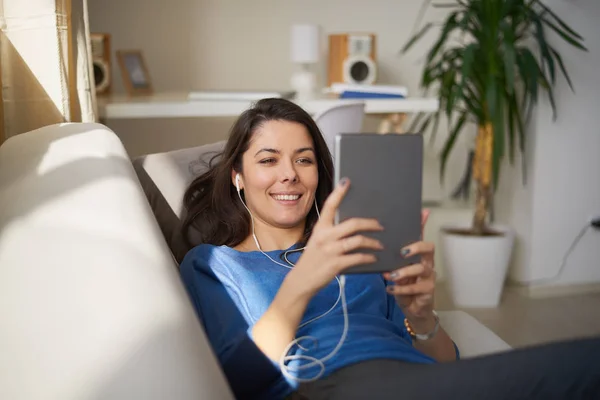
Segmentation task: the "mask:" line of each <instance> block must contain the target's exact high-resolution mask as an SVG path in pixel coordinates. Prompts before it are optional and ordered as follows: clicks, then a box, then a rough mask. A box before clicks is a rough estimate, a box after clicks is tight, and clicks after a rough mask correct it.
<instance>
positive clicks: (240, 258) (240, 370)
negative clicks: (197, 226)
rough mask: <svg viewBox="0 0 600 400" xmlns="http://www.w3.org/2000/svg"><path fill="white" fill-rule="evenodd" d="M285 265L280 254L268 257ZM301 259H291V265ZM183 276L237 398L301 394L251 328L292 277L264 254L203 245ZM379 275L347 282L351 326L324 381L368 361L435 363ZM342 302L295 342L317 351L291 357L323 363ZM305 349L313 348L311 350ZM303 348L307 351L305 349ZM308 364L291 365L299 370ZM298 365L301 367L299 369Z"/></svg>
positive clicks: (323, 301) (333, 288)
mask: <svg viewBox="0 0 600 400" xmlns="http://www.w3.org/2000/svg"><path fill="white" fill-rule="evenodd" d="M267 254H269V256H270V257H271V258H273V259H274V260H277V261H280V262H282V263H283V264H286V263H285V261H282V258H281V255H282V254H283V251H271V252H268V253H267ZM299 257H300V253H299V252H296V253H289V254H288V259H289V260H290V261H291V262H293V263H294V264H295V263H296V261H297V260H298V258H299ZM180 270H181V275H182V278H183V282H184V284H185V286H186V288H187V291H188V293H189V295H190V297H191V299H192V302H193V305H194V307H195V309H196V312H197V313H198V316H199V318H200V321H201V322H202V324H203V326H204V329H205V331H206V334H207V336H208V339H209V341H210V343H211V345H212V348H213V350H214V352H215V354H216V356H217V358H218V360H219V362H220V365H221V367H222V368H223V371H224V373H225V376H226V378H227V380H228V381H229V384H230V386H231V388H232V390H233V392H234V394H235V396H236V397H237V398H264V399H281V398H284V397H285V396H287V395H288V394H289V393H291V392H292V391H294V390H295V389H296V388H297V385H298V384H297V381H296V380H293V379H286V378H285V377H284V376H283V374H282V373H281V371H280V368H279V365H278V363H277V362H274V361H272V360H270V359H269V358H268V357H266V356H265V355H264V354H263V353H262V352H261V351H260V350H259V349H258V347H257V346H256V345H255V343H254V342H253V338H252V327H253V326H254V324H255V323H256V322H257V321H258V320H259V319H260V317H261V316H262V315H263V314H264V312H265V311H266V310H267V308H268V307H269V305H270V303H271V301H272V300H273V298H274V296H275V294H276V293H277V291H278V289H279V287H280V286H281V283H282V281H283V279H284V278H285V276H286V274H287V273H288V272H289V271H290V270H289V269H288V268H284V267H282V266H280V265H277V264H275V263H273V262H272V261H271V260H269V259H268V258H267V257H265V256H264V255H263V254H262V253H260V252H258V251H254V252H240V251H237V250H234V249H232V248H230V247H226V246H213V245H200V246H198V247H195V248H194V249H192V250H190V252H189V253H188V254H187V255H186V257H185V258H184V260H183V261H182V263H181V265H180ZM385 285H386V282H385V280H384V279H383V277H382V276H381V275H379V274H368V275H348V276H346V285H345V286H346V287H345V294H346V301H347V306H348V317H349V327H348V333H347V337H346V340H345V341H344V343H343V345H342V347H341V348H340V349H339V350H338V352H337V353H336V354H335V355H334V356H333V357H332V358H330V359H329V360H327V361H326V362H325V372H324V375H323V376H327V375H329V374H331V373H332V372H334V371H335V370H337V369H339V368H342V367H344V366H347V365H349V364H352V363H356V362H359V361H364V360H372V359H378V358H379V359H381V358H386V359H396V360H402V361H407V362H414V363H434V362H435V360H433V359H432V358H430V357H428V356H426V355H425V354H423V353H421V352H419V351H418V350H416V349H415V348H414V347H413V346H412V341H411V338H410V336H409V335H408V332H407V331H406V329H405V327H404V324H403V321H404V315H403V314H402V312H401V310H400V309H399V308H398V306H397V305H396V302H395V299H394V297H393V296H391V295H388V294H387V292H386V291H385ZM338 295H339V286H338V283H337V281H336V280H333V281H332V282H331V283H330V284H329V285H328V286H326V287H325V288H323V289H322V290H321V291H320V292H319V293H317V295H316V296H315V297H314V298H313V299H312V300H311V301H310V303H309V305H308V307H307V309H306V312H305V314H304V317H303V321H308V320H309V319H312V318H314V317H316V316H319V315H321V314H323V313H325V312H326V311H327V310H329V309H330V308H331V306H332V305H333V304H334V303H335V301H336V300H337V298H338ZM343 326H344V322H343V311H342V306H341V301H340V302H339V303H338V305H337V306H336V308H335V309H334V310H332V311H331V312H330V313H329V314H328V315H327V316H325V317H323V318H320V319H318V320H316V321H314V322H311V323H310V324H308V325H306V326H304V327H302V328H300V329H299V330H298V332H297V336H296V337H300V336H305V335H310V336H313V337H315V338H316V339H317V341H318V342H317V346H308V350H306V351H305V352H304V353H303V351H302V350H301V349H300V348H298V347H297V346H294V347H293V348H292V349H291V350H290V352H289V353H288V355H291V354H305V355H309V356H312V357H316V358H318V359H321V358H323V357H325V356H326V355H327V354H329V353H330V352H331V351H332V350H333V348H334V347H335V346H336V345H337V344H338V341H339V340H340V337H341V335H342V331H343ZM307 344H308V345H309V344H310V343H307ZM307 344H306V343H303V345H307ZM307 362H308V361H306V360H305V361H298V362H296V361H293V362H292V364H293V363H296V365H301V364H306V363H307ZM297 363H300V364H297ZM318 372H319V368H318V367H317V366H315V367H314V368H313V367H311V368H306V369H303V370H302V371H301V373H300V374H299V375H297V376H298V377H300V378H309V377H312V376H315V375H316V374H317V373H318Z"/></svg>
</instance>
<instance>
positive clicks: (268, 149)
mask: <svg viewBox="0 0 600 400" xmlns="http://www.w3.org/2000/svg"><path fill="white" fill-rule="evenodd" d="M263 151H264V152H267V153H272V154H280V153H281V151H279V150H277V149H272V148H267V147H265V148H262V149H260V150H258V151H257V152H256V154H254V157H256V156H257V155H259V154H260V153H262V152H263ZM305 151H312V152H313V153H314V152H315V149H313V148H312V147H301V148H299V149H297V150H296V151H295V152H294V153H296V154H300V153H304V152H305Z"/></svg>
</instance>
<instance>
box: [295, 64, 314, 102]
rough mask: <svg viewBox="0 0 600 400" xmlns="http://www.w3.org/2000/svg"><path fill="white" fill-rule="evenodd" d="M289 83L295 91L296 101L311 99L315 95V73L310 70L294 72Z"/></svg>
mask: <svg viewBox="0 0 600 400" xmlns="http://www.w3.org/2000/svg"><path fill="white" fill-rule="evenodd" d="M291 85H292V89H293V90H294V91H295V92H296V100H297V101H306V100H312V99H314V98H315V96H316V86H317V80H316V77H315V74H314V73H312V72H310V71H307V70H302V71H298V72H295V73H294V75H292V79H291Z"/></svg>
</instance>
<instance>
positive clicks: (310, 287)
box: [286, 179, 383, 297]
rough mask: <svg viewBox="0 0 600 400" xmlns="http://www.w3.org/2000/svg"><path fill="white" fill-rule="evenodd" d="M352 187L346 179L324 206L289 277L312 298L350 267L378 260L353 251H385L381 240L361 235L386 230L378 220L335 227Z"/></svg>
mask: <svg viewBox="0 0 600 400" xmlns="http://www.w3.org/2000/svg"><path fill="white" fill-rule="evenodd" d="M349 187H350V182H349V180H348V179H342V180H341V181H340V184H339V185H338V186H337V187H336V188H335V190H334V191H333V192H332V193H331V194H330V195H329V197H328V198H327V200H326V201H325V204H324V205H323V210H322V211H321V218H320V219H319V221H318V222H317V223H316V224H315V227H314V229H313V232H312V235H311V237H310V239H309V240H308V243H307V244H306V248H305V249H304V252H303V254H302V256H301V257H300V259H299V260H298V262H297V263H296V266H295V267H294V269H293V270H292V271H291V272H290V273H289V274H288V277H287V278H289V279H290V280H293V281H294V282H295V286H297V287H301V288H304V289H305V290H306V292H305V294H306V295H307V296H309V297H312V296H313V295H314V294H316V293H317V292H318V291H319V290H320V289H321V288H323V287H325V286H326V285H327V284H329V283H330V282H331V281H332V280H333V279H334V278H335V276H336V275H339V274H340V273H341V272H342V271H344V270H345V269H346V268H349V267H352V266H355V265H359V264H369V263H373V262H375V261H376V257H375V256H374V255H373V254H368V253H360V252H356V253H351V254H348V253H349V252H351V251H355V250H359V249H371V250H381V249H382V248H383V246H382V244H381V242H379V241H378V240H376V239H373V238H369V237H366V236H364V235H360V234H358V232H367V231H380V230H382V229H383V227H382V226H381V224H379V222H378V221H377V220H375V219H364V218H351V219H348V220H346V221H344V222H342V223H340V224H338V225H335V214H336V210H337V208H338V207H339V205H340V203H341V202H342V199H343V198H344V196H345V195H346V193H347V192H348V188H349ZM287 278H286V279H287Z"/></svg>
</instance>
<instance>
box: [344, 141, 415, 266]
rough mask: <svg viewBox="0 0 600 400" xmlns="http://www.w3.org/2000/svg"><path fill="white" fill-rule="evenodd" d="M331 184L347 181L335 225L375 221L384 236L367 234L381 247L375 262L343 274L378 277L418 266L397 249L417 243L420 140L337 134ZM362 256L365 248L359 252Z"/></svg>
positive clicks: (375, 233) (412, 259) (378, 233)
mask: <svg viewBox="0 0 600 400" xmlns="http://www.w3.org/2000/svg"><path fill="white" fill-rule="evenodd" d="M334 155H335V182H336V183H337V182H339V180H340V179H341V178H343V177H348V178H349V179H350V182H351V183H350V189H349V191H348V193H346V197H344V199H343V200H342V203H341V204H340V207H339V208H338V212H337V215H336V223H340V222H342V221H344V220H346V219H348V218H352V217H360V218H375V219H377V220H378V221H379V222H380V223H381V224H382V225H383V227H384V231H383V232H366V233H364V234H365V235H366V236H371V237H374V238H376V239H378V240H380V241H381V242H382V243H383V246H384V247H385V249H384V250H382V251H377V252H376V254H377V258H378V261H377V263H375V264H368V265H359V266H355V267H352V268H349V269H347V270H345V271H346V273H348V274H351V273H380V272H386V271H392V270H394V269H398V268H400V267H403V266H407V265H409V264H414V263H417V262H419V260H420V256H412V257H409V258H405V257H403V256H402V255H401V254H400V251H401V249H402V248H403V247H404V246H406V245H408V244H411V243H414V242H417V241H419V240H421V209H422V190H423V189H422V187H423V137H422V135H419V134H401V135H399V134H387V135H379V134H375V133H361V134H356V133H355V134H339V135H337V136H336V141H335V149H334ZM359 251H361V252H365V251H367V252H368V251H369V250H362V249H361V250H359Z"/></svg>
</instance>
